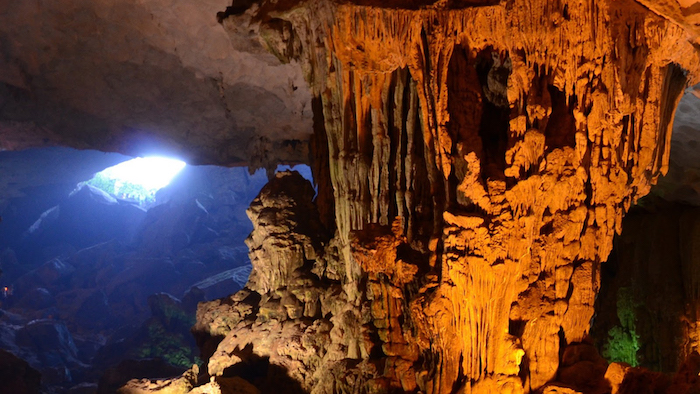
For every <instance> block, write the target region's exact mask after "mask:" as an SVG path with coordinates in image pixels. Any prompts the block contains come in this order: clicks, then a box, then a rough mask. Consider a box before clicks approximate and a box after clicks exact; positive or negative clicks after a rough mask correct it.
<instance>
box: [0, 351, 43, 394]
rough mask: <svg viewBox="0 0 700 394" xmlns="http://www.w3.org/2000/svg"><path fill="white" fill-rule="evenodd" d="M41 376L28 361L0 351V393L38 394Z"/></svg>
mask: <svg viewBox="0 0 700 394" xmlns="http://www.w3.org/2000/svg"><path fill="white" fill-rule="evenodd" d="M40 387H41V374H40V373H39V371H37V370H35V369H34V368H32V367H30V366H29V364H27V362H26V361H24V360H22V359H20V358H18V357H17V356H15V355H13V354H12V353H10V352H8V351H5V350H2V349H0V392H2V393H7V394H10V393H12V394H38V393H39V392H40Z"/></svg>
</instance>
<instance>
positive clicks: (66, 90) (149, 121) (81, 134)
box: [0, 0, 311, 165]
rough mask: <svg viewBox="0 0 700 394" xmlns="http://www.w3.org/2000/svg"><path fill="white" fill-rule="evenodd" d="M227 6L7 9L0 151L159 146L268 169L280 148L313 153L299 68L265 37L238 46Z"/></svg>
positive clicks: (99, 4) (3, 15)
mask: <svg viewBox="0 0 700 394" xmlns="http://www.w3.org/2000/svg"><path fill="white" fill-rule="evenodd" d="M227 5H230V1H226V0H208V1H199V2H196V3H193V2H190V1H180V0H129V1H126V2H119V3H113V2H110V1H75V2H73V1H71V2H50V3H43V2H41V1H29V2H22V3H18V2H11V3H4V4H2V5H0V26H1V27H0V48H1V49H0V70H1V72H0V148H1V149H3V150H5V149H13V150H17V149H22V148H26V147H32V146H46V145H55V144H69V145H71V146H73V147H76V148H86V147H90V148H93V149H100V150H113V151H120V152H122V153H125V154H130V155H139V154H145V153H152V152H154V151H157V152H169V153H176V154H180V155H182V157H185V158H186V159H187V160H188V161H190V162H195V161H196V162H198V163H200V164H212V163H216V164H222V163H225V164H239V165H240V164H245V163H251V164H253V165H266V164H267V160H268V159H269V158H268V157H267V156H268V155H269V154H270V152H271V151H274V152H275V156H276V158H277V159H282V160H292V161H304V160H306V157H307V152H308V151H307V149H306V145H305V143H304V142H305V141H307V140H308V136H309V134H310V130H311V109H310V107H309V106H308V105H309V103H310V97H309V93H308V90H307V88H306V87H305V84H304V81H303V79H302V74H301V70H300V68H299V67H298V66H294V65H282V64H280V63H279V62H278V61H277V60H276V59H275V58H274V56H272V55H271V54H269V53H267V52H265V51H264V50H263V49H262V46H261V44H259V43H257V48H258V50H257V51H253V50H252V49H251V48H249V47H250V45H248V46H242V45H236V42H231V40H230V39H229V38H228V37H227V34H226V33H225V31H224V29H223V28H222V27H221V25H219V24H218V23H217V18H216V14H217V12H218V11H221V10H223V9H224V8H226V6H227ZM246 33H247V32H246ZM246 41H250V39H247V40H246ZM253 43H255V42H254V41H253ZM270 114H274V116H270Z"/></svg>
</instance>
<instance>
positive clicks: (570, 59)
mask: <svg viewBox="0 0 700 394" xmlns="http://www.w3.org/2000/svg"><path fill="white" fill-rule="evenodd" d="M142 3H143V4H141V5H142V6H143V8H145V9H146V11H149V10H158V11H163V12H166V11H168V12H170V11H173V12H176V13H177V15H180V16H181V20H180V19H178V18H174V19H173V16H172V15H169V14H168V15H166V16H164V17H163V18H162V20H163V26H161V25H158V26H154V25H153V24H152V23H150V22H149V19H148V17H146V18H144V15H146V16H147V15H148V14H149V12H146V13H145V14H144V13H143V12H142V11H143V9H142V8H141V7H132V8H129V7H126V8H124V7H117V6H114V7H107V6H106V5H105V4H102V3H101V2H97V3H96V4H97V5H96V6H94V7H87V8H88V9H89V10H91V11H94V12H95V14H96V16H97V19H98V20H101V21H108V22H112V21H113V19H114V17H115V16H116V17H120V18H121V19H123V20H125V21H128V22H129V23H130V24H129V25H128V27H126V28H125V27H123V26H122V25H121V24H117V26H114V23H107V24H106V27H105V29H104V31H103V30H99V32H100V33H104V37H112V36H113V35H121V33H124V34H125V37H127V41H129V39H130V38H133V37H134V36H135V37H138V38H139V39H138V40H135V42H136V43H137V44H129V45H124V46H119V48H118V50H115V51H114V52H110V57H109V58H108V59H107V60H102V59H101V58H100V59H101V61H100V62H98V63H97V64H98V65H101V66H104V67H105V68H106V69H108V70H109V73H108V77H109V78H105V80H102V79H101V74H99V73H97V74H95V73H92V72H86V73H85V78H84V79H78V81H77V82H73V79H72V78H71V77H72V76H75V75H77V74H79V73H80V71H81V70H84V68H81V67H77V68H75V69H72V68H71V69H70V70H71V72H66V69H64V68H62V67H60V66H61V65H64V63H63V62H62V61H57V62H58V63H57V64H58V66H57V67H55V68H51V67H47V69H48V71H46V72H43V69H42V65H44V64H47V63H50V62H51V60H52V59H54V58H55V57H54V56H52V54H53V55H55V54H56V53H58V52H59V49H57V48H55V47H54V46H53V45H52V43H51V42H46V43H43V44H44V45H42V48H43V49H44V50H45V51H46V53H40V54H37V55H36V56H26V57H24V56H22V57H21V58H22V59H24V61H22V62H16V64H15V63H8V62H7V61H5V58H6V57H7V58H13V57H15V58H18V57H19V55H18V54H24V53H23V52H22V51H21V47H22V43H23V42H25V41H27V40H30V39H33V38H37V37H43V36H42V35H41V29H40V28H36V29H35V30H31V29H26V34H24V35H22V36H21V37H18V38H17V39H16V40H12V41H9V42H8V43H7V45H5V44H4V41H1V40H0V44H3V45H0V50H2V51H0V65H3V64H4V63H8V64H10V65H9V66H6V67H4V69H7V70H9V71H10V72H9V73H7V74H5V75H1V76H0V77H1V79H0V80H2V81H3V84H2V85H1V86H0V88H2V89H4V90H1V91H0V93H3V96H2V97H5V96H8V97H12V100H7V103H8V104H3V106H2V107H0V111H2V112H0V145H1V146H2V147H3V148H4V147H10V148H18V147H25V146H34V145H41V144H44V143H72V144H73V145H74V146H79V147H83V146H93V147H100V148H103V149H117V150H120V151H123V152H134V151H139V152H140V151H143V150H148V144H150V143H153V144H155V145H158V146H159V147H160V148H161V149H165V150H170V151H175V152H187V155H189V157H192V158H196V159H198V160H199V161H200V162H212V163H214V162H215V163H226V164H242V163H248V164H251V165H253V166H256V167H266V168H268V170H269V169H271V168H272V167H273V166H274V163H275V162H276V161H298V160H303V156H304V154H305V153H307V151H308V150H310V151H311V158H310V159H309V160H310V161H311V162H312V164H313V167H314V176H315V179H316V183H317V190H314V188H313V187H311V185H309V184H308V183H306V182H305V181H303V179H302V178H301V177H300V176H299V175H298V174H295V173H286V172H285V173H280V174H279V175H277V176H275V177H274V178H273V179H271V181H270V183H269V184H268V185H267V186H266V187H265V188H264V189H263V190H262V191H261V193H260V195H259V196H258V197H257V198H256V199H255V200H254V201H253V203H252V204H251V207H250V209H249V211H248V214H249V217H250V219H251V221H252V222H253V227H254V228H253V232H252V233H251V235H250V237H249V238H248V240H247V244H248V247H249V248H250V258H251V262H252V265H253V270H252V273H251V276H250V280H249V282H248V284H247V286H246V287H245V288H244V289H243V290H241V291H240V292H238V293H236V294H233V295H231V296H229V297H227V298H223V299H220V300H216V301H212V302H209V303H203V304H201V305H200V307H199V309H198V315H197V323H196V325H195V327H194V328H193V332H194V334H195V337H196V338H197V341H198V343H199V345H200V347H201V349H202V357H203V361H204V364H203V366H202V371H201V373H198V371H197V369H196V368H193V369H192V370H191V371H190V372H189V373H188V375H186V376H183V377H180V378H176V379H171V380H164V381H155V382H154V381H142V382H132V383H130V384H129V385H128V386H127V387H125V389H124V390H127V391H126V392H128V390H132V391H133V392H158V391H159V390H160V391H161V392H164V391H166V390H169V389H170V388H173V389H174V388H177V390H179V392H187V391H189V392H190V393H202V392H221V393H228V392H256V391H260V392H264V393H267V392H273V390H274V391H277V392H291V393H301V392H304V393H312V394H330V393H391V392H409V393H429V394H447V393H464V394H482V393H512V394H521V393H522V394H525V393H534V392H541V393H550V394H554V393H567V394H569V393H607V392H615V393H621V394H627V393H633V392H635V393H636V392H644V391H647V392H665V393H669V394H670V393H684V392H693V390H697V389H698V386H700V382H698V379H697V373H698V372H700V367H698V366H699V365H700V362H698V356H697V355H696V354H695V353H693V350H697V347H698V345H697V343H698V339H697V335H696V334H695V331H696V330H697V322H696V320H697V311H695V309H696V308H697V307H696V305H695V303H694V302H695V301H696V299H697V295H696V294H695V293H697V292H696V291H695V290H694V289H695V288H696V287H697V286H696V283H695V276H696V275H694V269H692V270H690V271H691V272H692V273H693V275H688V276H687V278H685V279H686V281H685V282H684V286H687V287H688V289H689V290H690V291H689V292H688V294H686V297H687V299H689V300H691V301H692V302H691V304H692V305H690V306H689V307H688V312H687V313H686V314H687V317H688V323H687V324H686V325H685V326H684V327H683V329H684V330H685V331H684V335H685V337H684V338H685V339H687V343H685V344H683V349H682V350H679V354H682V357H681V358H682V360H681V359H679V360H673V361H674V364H675V365H679V366H680V372H679V373H678V374H677V375H676V376H675V377H673V378H671V377H669V376H667V375H664V374H661V373H659V372H652V371H649V370H646V369H643V368H638V367H634V366H627V365H624V364H621V363H613V364H610V365H608V364H607V362H606V361H605V360H604V359H603V358H602V357H601V355H600V354H599V353H598V350H597V349H596V346H595V344H594V343H593V340H592V339H591V338H590V335H589V334H590V332H591V319H592V318H593V317H594V315H595V309H594V308H595V304H596V297H597V296H598V294H599V290H600V287H601V270H602V264H603V262H604V261H605V260H607V259H608V256H609V254H610V252H611V249H612V246H613V237H614V235H615V234H616V233H618V234H619V233H620V232H621V230H622V218H623V216H624V215H625V213H626V212H627V211H628V210H629V209H630V207H631V206H632V205H633V204H635V203H636V202H637V201H638V200H639V198H640V197H642V196H644V195H646V194H647V193H649V191H650V188H651V186H652V185H653V184H655V183H656V182H657V181H658V179H659V177H660V176H662V175H664V174H666V172H667V171H668V169H669V155H670V149H671V129H672V127H671V126H672V123H673V118H674V110H675V108H676V106H677V104H678V101H679V99H680V97H681V95H682V92H683V91H684V89H685V88H686V87H688V86H690V85H692V84H694V83H697V82H698V76H699V75H700V51H699V50H698V45H699V43H700V41H699V40H698V37H699V34H700V28H699V27H698V26H700V25H699V24H698V21H700V18H699V15H700V13H698V12H697V10H698V9H699V8H698V7H699V5H698V2H697V1H694V0H678V1H676V0H638V1H634V0H501V1H499V0H415V1H399V0H388V1H377V0H350V1H336V0H319V1H313V0H306V1H300V0H289V1H278V0H260V1H235V2H234V3H233V4H232V5H231V6H230V7H228V8H226V9H225V10H224V9H222V10H221V12H219V13H218V14H216V15H214V14H213V13H212V19H210V20H208V23H213V20H214V16H215V17H216V18H215V20H216V21H217V22H218V23H219V25H216V27H217V28H220V29H225V31H226V32H227V33H228V36H229V40H230V44H231V45H230V46H231V48H227V46H226V45H222V41H221V37H222V35H221V33H223V32H222V31H221V30H216V33H212V31H211V30H201V31H198V34H196V35H195V36H197V37H203V38H207V40H206V42H207V43H208V44H206V43H202V41H201V40H200V41H197V43H196V47H197V48H199V49H200V51H199V52H196V51H195V52H193V51H192V50H191V49H188V50H187V51H184V52H181V51H180V50H176V48H175V47H177V46H178V45H179V44H180V43H182V42H183V41H182V40H183V37H181V36H176V35H175V34H173V36H172V37H170V35H169V34H165V33H167V32H174V31H177V29H176V28H175V27H174V26H176V25H177V23H176V22H180V21H181V22H182V24H183V25H185V26H190V25H191V24H192V23H195V22H196V18H197V16H201V15H202V14H201V12H202V9H205V8H208V7H211V4H208V5H207V6H206V7H205V6H202V8H197V7H189V6H186V5H184V4H181V2H179V1H173V2H172V3H173V4H172V6H169V5H168V4H170V3H167V4H166V1H165V0H162V1H160V0H149V1H145V0H144V1H142ZM100 4H102V5H103V6H104V7H100V6H99V5H100ZM84 8H85V7H82V8H81V7H79V6H75V7H74V8H67V9H65V10H64V9H61V10H60V11H61V12H58V10H55V9H54V8H51V9H52V10H54V11H56V12H55V13H51V16H52V19H51V20H50V21H49V22H50V23H47V24H46V25H47V26H59V27H61V26H62V24H61V23H58V22H60V21H61V20H63V18H66V15H65V14H66V13H68V12H70V11H71V10H74V9H77V10H81V9H84ZM6 9H13V10H14V11H15V12H17V13H19V14H21V15H30V16H31V15H36V13H37V12H40V11H37V9H39V8H37V9H35V8H32V7H30V6H24V5H13V6H12V7H10V6H6V7H0V21H8V20H9V19H8V18H7V12H5V13H3V12H2V11H5V10H6ZM88 14H89V13H88ZM151 15H153V14H151ZM72 16H74V18H73V19H71V18H66V19H68V20H70V21H71V23H72V24H74V25H75V26H73V25H71V26H73V28H74V29H75V30H76V31H77V32H86V33H87V32H90V29H86V28H85V27H86V26H89V25H82V24H81V23H82V21H84V20H89V19H90V18H89V16H86V15H84V14H83V13H80V12H75V13H73V15H72ZM120 18H117V19H120ZM56 19H57V20H58V22H56ZM11 22H12V23H9V22H8V26H10V28H12V27H16V26H17V24H18V22H16V21H14V20H11ZM29 26H39V27H42V26H44V25H43V24H41V23H36V22H34V23H32V24H30V25H29ZM0 31H3V30H2V29H0ZM23 31H24V30H23ZM137 31H138V32H139V33H140V32H144V33H143V34H137V33H136V32H137ZM164 32H165V33H164ZM84 35H85V36H86V38H85V41H86V45H82V43H81V42H80V40H78V39H77V38H76V39H73V38H70V39H67V41H63V42H68V43H69V44H70V45H67V46H66V48H63V52H66V53H67V56H66V58H67V59H73V60H76V59H78V60H80V59H83V56H82V52H81V51H82V50H83V47H84V48H85V50H87V51H90V50H92V51H94V50H95V47H100V45H99V44H100V43H103V42H106V43H108V42H111V41H110V40H103V36H100V35H97V36H96V37H92V36H89V35H88V34H84ZM76 36H80V35H79V34H76ZM71 37H72V36H71ZM144 37H148V38H144ZM0 38H1V37H0ZM129 42H130V41H129ZM144 47H146V48H155V50H147V49H144ZM227 50H230V51H231V53H235V56H233V55H230V54H228V52H227ZM52 51H53V52H52ZM4 52H8V55H7V56H5V54H4ZM154 53H156V54H158V55H160V56H146V55H147V54H150V55H153V54H154ZM199 54H201V55H202V56H201V57H199V56H198V55H199ZM273 56H274V58H276V60H275V59H274V58H273ZM58 59H62V58H61V57H58ZM203 59H204V60H203ZM235 59H238V60H241V63H240V64H241V65H246V66H247V67H246V68H245V70H242V71H240V72H239V71H236V70H233V69H232V68H231V67H233V65H229V64H227V63H226V61H231V62H233V61H234V60H235ZM278 62H279V64H278ZM77 63H78V64H79V65H80V66H85V64H84V62H77ZM131 63H138V64H141V65H145V66H146V67H145V68H141V67H135V68H132V67H131ZM98 68H99V67H98ZM87 69H88V70H87V71H89V70H92V68H89V67H88V68H87ZM76 70H77V73H76ZM162 70H165V72H161V71H162ZM39 76H41V78H38V77H39ZM155 76H157V78H158V79H157V80H158V81H160V83H163V84H164V85H163V86H165V87H164V88H163V89H162V90H161V89H160V88H157V89H156V88H154V89H151V90H149V89H147V88H144V86H146V87H147V86H151V85H148V84H145V85H141V84H139V83H138V81H144V80H150V79H151V78H155ZM249 76H253V77H257V80H255V78H250V79H254V80H253V81H248V80H247V79H249V78H248V77H249ZM302 76H303V78H304V79H305V81H306V84H302V83H301V81H300V79H301V78H302ZM33 77H37V79H36V80H34V79H33ZM132 77H134V78H132ZM174 79H177V81H174ZM202 79H205V80H207V81H209V82H210V84H209V85H207V86H205V87H203V86H202V85H200V84H198V83H197V81H201V80H202ZM90 81H92V82H94V84H92V83H90ZM135 81H136V82H135ZM124 83H128V84H126V85H123V84H124ZM231 84H233V85H231ZM66 85H68V86H70V88H71V89H67V90H76V91H78V92H84V91H86V90H89V89H92V88H93V85H94V86H95V89H96V90H97V91H98V92H99V93H100V94H96V95H95V97H96V98H97V99H93V100H86V99H85V98H86V97H90V95H88V94H83V95H80V94H78V95H77V96H73V95H71V94H68V93H66V91H67V90H62V89H59V88H61V87H65V86H66ZM300 85H304V86H303V87H301V89H300V90H298V89H299V88H300ZM183 86H184V87H186V88H183ZM178 87H180V88H178ZM130 88H132V89H135V91H137V92H140V93H139V94H137V95H136V98H137V99H134V100H132V101H133V102H131V101H129V100H128V98H133V96H132V95H124V91H125V90H126V91H129V89H130ZM190 88H192V89H191V90H190ZM53 89H55V90H56V92H57V93H56V97H55V98H54V97H51V98H50V99H48V98H47V97H46V96H47V95H48V94H49V93H51V94H53V92H54V90H53ZM307 89H308V90H307ZM297 90H298V92H297ZM170 91H177V92H178V94H177V95H174V96H175V97H180V98H182V100H180V101H177V100H172V101H167V102H166V104H167V105H164V106H163V107H162V111H161V110H156V111H155V113H156V115H154V114H153V113H149V112H148V111H143V112H141V111H138V110H133V111H132V110H129V106H137V107H138V106H139V103H144V105H145V106H148V105H152V106H153V107H154V108H156V109H161V106H160V102H159V100H160V99H161V98H164V97H166V96H168V93H169V92H170ZM183 91H185V92H187V91H189V92H192V94H189V95H188V94H182V93H183ZM8 92H9V93H8ZM34 92H36V93H34ZM239 92H245V93H241V94H240V95H239V94H238V93H239ZM295 92H297V93H295ZM110 93H115V95H114V97H113V96H112V95H110ZM33 94H36V95H37V97H38V98H39V100H38V102H39V103H46V104H47V108H46V110H45V111H44V109H43V108H41V110H39V109H37V107H38V106H37V104H36V103H35V102H33V101H32V97H33ZM76 97H78V98H76ZM124 97H126V98H127V100H123V98H124ZM119 98H122V100H120V99H119ZM246 98H251V99H250V100H246ZM295 100H298V101H295ZM57 101H58V103H57ZM28 102H31V103H32V106H30V107H26V108H25V107H24V106H23V105H24V104H27V103H28ZM125 102H128V103H129V105H128V106H127V105H125ZM173 103H180V104H182V105H177V104H173ZM257 104H260V105H259V106H258V105H257ZM137 109H140V108H137ZM176 109H177V110H176ZM25 111H26V112H27V113H29V114H30V115H32V116H35V117H37V118H38V120H36V121H35V122H29V121H24V119H23V118H22V116H21V115H23V114H24V113H25ZM71 111H72V112H71ZM309 111H313V122H311V121H312V119H311V116H310V113H309ZM64 112H67V113H71V114H74V115H75V116H74V117H72V118H71V119H73V121H74V122H75V123H78V124H79V125H80V127H77V126H76V127H72V126H74V125H73V123H71V122H62V120H63V118H61V116H59V115H57V114H63V113H64ZM263 112H264V115H262V113H263ZM200 115H201V116H200ZM30 117H31V116H30ZM268 118H269V119H268ZM290 120H291V121H292V122H290ZM294 120H296V122H294ZM153 122H157V123H159V124H160V125H170V126H172V127H173V131H172V132H170V133H167V132H164V131H160V130H161V129H158V131H153V132H152V133H150V134H148V133H146V134H148V137H151V138H153V140H150V138H145V137H144V134H143V133H144V132H142V131H132V132H130V133H126V134H124V132H123V131H122V130H123V129H125V128H126V129H129V128H138V129H141V128H144V127H150V126H152V123H153ZM263 123H267V125H268V126H269V127H262V126H261V124H263ZM312 123H313V124H312ZM86 127H94V129H95V130H98V131H97V132H95V133H94V134H90V133H87V132H86V131H85V128H86ZM67 129H70V130H71V131H70V132H67V131H65V130H67ZM73 129H75V131H73ZM20 132H22V133H20ZM311 132H313V135H312V136H311V137H310V138H307V136H308V134H305V133H311ZM76 135H79V136H81V138H78V137H76ZM105 136H107V138H105ZM144 139H146V140H148V141H147V144H146V145H147V147H146V148H143V147H139V148H135V147H134V146H133V144H135V143H137V142H139V141H143V140H144ZM134 141H136V142H134ZM152 141H155V142H152ZM307 147H310V148H309V149H308V150H307ZM269 172H270V173H271V171H269ZM166 219H167V218H166ZM156 235H157V234H156ZM691 268H692V267H691ZM618 290H619V289H618ZM619 294H620V292H619V291H618V296H619V297H620V298H619V299H620V300H622V301H619V304H620V305H622V304H630V303H632V302H630V301H629V298H630V294H633V293H629V292H628V293H625V292H624V291H623V292H622V295H619ZM601 304H602V303H601ZM599 305H600V304H599ZM619 309H620V308H619V307H618V312H619ZM617 319H618V320H619V321H620V323H621V324H623V327H622V328H623V329H624V330H627V331H626V332H627V334H629V335H630V337H634V335H637V334H636V331H635V330H636V328H635V327H633V325H632V323H631V322H630V321H629V320H628V319H626V318H625V317H624V316H622V317H620V315H619V313H618V315H617ZM633 331H634V332H633ZM640 332H641V331H640ZM139 390H140V391H139Z"/></svg>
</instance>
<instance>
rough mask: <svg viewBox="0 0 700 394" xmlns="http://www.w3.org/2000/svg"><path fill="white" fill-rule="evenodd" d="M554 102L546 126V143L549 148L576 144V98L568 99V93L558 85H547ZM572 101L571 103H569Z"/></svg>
mask: <svg viewBox="0 0 700 394" xmlns="http://www.w3.org/2000/svg"><path fill="white" fill-rule="evenodd" d="M547 90H548V92H549V97H550V99H551V102H552V114H551V115H550V116H549V119H548V121H547V127H546V128H545V131H544V135H545V143H546V145H547V148H548V149H549V150H552V149H556V148H563V147H566V146H569V147H574V146H575V145H576V120H575V119H574V112H573V105H574V103H575V102H576V100H575V99H574V98H572V99H571V100H568V97H567V96H566V93H564V92H562V91H560V90H559V89H557V88H556V87H554V86H552V85H549V86H548V87H547ZM569 101H570V103H569Z"/></svg>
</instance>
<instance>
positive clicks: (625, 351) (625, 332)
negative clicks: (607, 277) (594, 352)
mask: <svg viewBox="0 0 700 394" xmlns="http://www.w3.org/2000/svg"><path fill="white" fill-rule="evenodd" d="M639 305H641V304H640V303H638V302H636V301H635V299H634V295H633V292H632V289H630V288H628V287H621V288H620V289H619V290H618V291H617V317H618V319H619V320H620V326H615V327H613V328H611V329H610V330H609V331H608V339H607V341H606V342H605V345H603V357H605V358H606V359H607V360H608V361H611V362H624V363H627V364H629V365H631V366H633V367H636V366H638V365H639V361H638V360H637V352H638V351H639V349H640V347H641V346H640V343H639V335H637V333H636V324H635V323H636V315H635V308H637V307H638V306H639Z"/></svg>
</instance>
